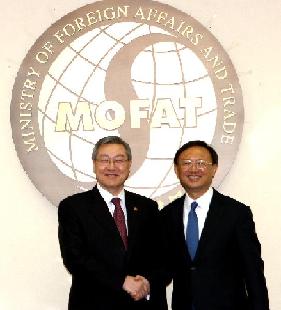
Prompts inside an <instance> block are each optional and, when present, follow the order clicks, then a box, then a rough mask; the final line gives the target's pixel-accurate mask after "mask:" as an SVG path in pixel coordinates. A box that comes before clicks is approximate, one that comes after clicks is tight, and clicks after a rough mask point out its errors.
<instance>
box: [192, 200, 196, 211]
mask: <svg viewBox="0 0 281 310" xmlns="http://www.w3.org/2000/svg"><path fill="white" fill-rule="evenodd" d="M197 207H198V203H197V202H196V201H193V202H192V203H191V210H192V211H195V209H196V208H197Z"/></svg>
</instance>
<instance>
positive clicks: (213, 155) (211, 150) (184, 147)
mask: <svg viewBox="0 0 281 310" xmlns="http://www.w3.org/2000/svg"><path fill="white" fill-rule="evenodd" d="M194 146H200V147H204V148H205V149H207V150H208V152H209V153H210V155H211V158H212V164H213V165H217V164H218V161H219V157H218V154H217V152H216V151H215V149H214V148H213V147H212V146H211V145H209V144H207V143H206V142H205V141H201V140H193V141H189V142H187V143H185V144H184V145H182V146H181V147H180V148H179V149H178V150H177V152H176V154H175V157H174V164H175V165H177V164H178V160H179V157H180V154H181V153H182V152H184V151H186V150H187V149H189V148H191V147H194Z"/></svg>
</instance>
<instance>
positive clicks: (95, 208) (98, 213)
mask: <svg viewBox="0 0 281 310" xmlns="http://www.w3.org/2000/svg"><path fill="white" fill-rule="evenodd" d="M89 212H90V213H91V215H92V216H94V217H95V220H96V221H97V222H98V223H99V224H100V225H101V226H102V227H103V228H104V231H105V232H106V233H108V234H110V235H111V236H112V238H113V240H114V242H116V243H117V244H118V243H119V244H122V245H123V241H122V239H121V237H120V234H119V232H118V229H117V227H116V224H115V222H114V219H113V217H112V215H111V214H110V212H109V210H108V206H107V204H106V202H105V201H104V199H103V198H102V196H101V194H100V192H99V191H98V189H97V187H94V188H93V189H92V195H91V199H90V202H89Z"/></svg>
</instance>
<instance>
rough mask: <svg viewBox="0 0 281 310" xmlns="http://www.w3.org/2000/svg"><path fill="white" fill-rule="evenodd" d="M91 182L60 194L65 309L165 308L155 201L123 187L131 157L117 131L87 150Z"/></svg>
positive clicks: (160, 309) (129, 309) (164, 309)
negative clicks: (66, 288)
mask: <svg viewBox="0 0 281 310" xmlns="http://www.w3.org/2000/svg"><path fill="white" fill-rule="evenodd" d="M92 159H93V165H94V172H95V174H96V180H97V184H96V186H95V187H94V188H93V189H92V190H90V191H86V192H83V193H78V194H75V195H73V196H70V197H67V198H65V199H64V200H63V201H62V202H61V203H60V204H59V209H58V219H59V242H60V248H61V254H62V258H63V262H64V265H65V266H66V268H67V270H68V271H69V272H70V273H71V275H72V286H71V289H70V295H69V305H68V309H69V310H90V309H91V310H113V309H122V310H149V309H151V310H152V309H157V310H167V303H166V300H165V287H164V286H163V285H161V284H160V282H159V281H158V280H157V279H158V276H157V273H156V265H157V263H158V257H157V255H158V253H159V251H158V249H157V245H158V236H157V232H158V224H157V223H158V207H157V204H156V202H154V201H153V200H151V199H149V198H146V197H143V196H140V195H138V194H135V193H131V192H128V191H127V190H124V183H125V181H126V179H127V178H128V176H129V173H130V167H131V163H132V154H131V149H130V146H129V145H128V144H127V143H126V142H125V141H124V140H122V139H121V138H120V137H118V136H109V137H104V138H102V139H100V140H99V141H98V142H97V143H96V145H95V147H94V150H93V154H92Z"/></svg>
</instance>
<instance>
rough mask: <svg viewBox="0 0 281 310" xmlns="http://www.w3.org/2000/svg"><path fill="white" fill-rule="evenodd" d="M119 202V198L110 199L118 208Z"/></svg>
mask: <svg viewBox="0 0 281 310" xmlns="http://www.w3.org/2000/svg"><path fill="white" fill-rule="evenodd" d="M120 200H121V199H120V198H118V197H114V198H112V199H111V202H112V203H113V204H114V205H115V207H116V206H117V207H119V206H120Z"/></svg>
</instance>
